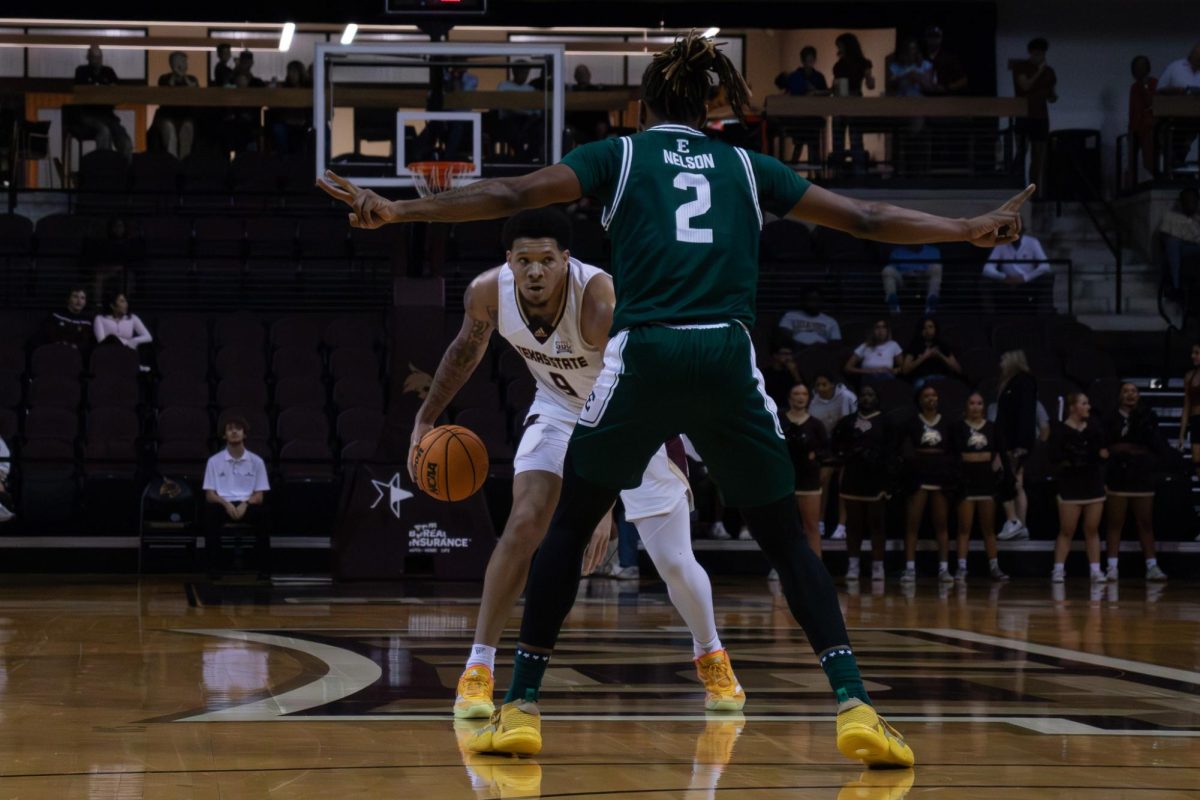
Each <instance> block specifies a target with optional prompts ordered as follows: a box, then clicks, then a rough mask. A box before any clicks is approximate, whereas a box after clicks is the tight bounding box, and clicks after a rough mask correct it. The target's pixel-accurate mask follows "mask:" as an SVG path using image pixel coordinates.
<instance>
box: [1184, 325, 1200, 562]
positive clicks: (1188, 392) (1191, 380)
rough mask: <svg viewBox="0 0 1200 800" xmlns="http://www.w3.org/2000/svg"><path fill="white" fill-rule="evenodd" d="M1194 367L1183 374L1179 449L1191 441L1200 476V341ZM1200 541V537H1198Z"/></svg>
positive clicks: (1194, 357)
mask: <svg viewBox="0 0 1200 800" xmlns="http://www.w3.org/2000/svg"><path fill="white" fill-rule="evenodd" d="M1191 357H1192V368H1191V369H1189V370H1188V371H1187V372H1185V373H1184V375H1183V414H1182V415H1181V416H1180V418H1179V449H1181V450H1187V447H1188V442H1189V441H1190V442H1191V453H1192V468H1193V469H1194V470H1195V471H1196V477H1197V478H1200V342H1195V343H1194V344H1192V353H1191ZM1197 541H1200V538H1198V539H1197Z"/></svg>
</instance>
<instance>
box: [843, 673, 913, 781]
mask: <svg viewBox="0 0 1200 800" xmlns="http://www.w3.org/2000/svg"><path fill="white" fill-rule="evenodd" d="M838 700H839V701H840V702H838V715H837V747H838V750H840V751H841V753H842V755H844V756H845V757H846V758H853V759H858V760H859V761H862V762H863V763H864V764H866V765H867V766H868V767H911V766H912V765H913V764H914V763H916V757H915V756H914V755H913V751H912V748H911V747H909V746H908V745H907V744H906V743H905V742H904V737H903V736H901V735H900V732H899V731H897V730H896V729H895V728H893V727H892V726H891V725H889V724H888V723H887V720H885V719H884V718H883V717H881V716H879V714H877V713H876V712H875V709H874V708H872V707H871V706H869V705H867V704H866V703H864V702H863V701H862V700H859V699H857V698H853V697H846V692H845V690H844V689H839V690H838Z"/></svg>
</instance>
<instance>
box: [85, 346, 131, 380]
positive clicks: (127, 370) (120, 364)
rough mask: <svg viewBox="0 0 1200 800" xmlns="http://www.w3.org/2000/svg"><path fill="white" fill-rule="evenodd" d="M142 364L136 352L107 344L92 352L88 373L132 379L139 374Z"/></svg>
mask: <svg viewBox="0 0 1200 800" xmlns="http://www.w3.org/2000/svg"><path fill="white" fill-rule="evenodd" d="M140 364H141V361H140V360H139V358H138V353H137V351H136V350H131V349H129V348H128V347H125V346H123V345H120V344H115V343H113V344H110V343H108V342H105V343H104V344H103V345H101V346H99V347H96V348H94V349H93V350H92V355H91V357H90V358H89V359H88V372H90V373H91V374H93V375H98V376H99V375H104V376H125V377H132V376H136V375H137V374H138V368H139V365H140Z"/></svg>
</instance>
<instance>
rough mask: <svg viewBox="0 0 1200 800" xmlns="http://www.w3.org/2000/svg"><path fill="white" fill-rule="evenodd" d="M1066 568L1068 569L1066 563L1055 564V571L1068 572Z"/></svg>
mask: <svg viewBox="0 0 1200 800" xmlns="http://www.w3.org/2000/svg"><path fill="white" fill-rule="evenodd" d="M1066 570H1067V565H1066V564H1055V565H1054V571H1055V572H1066Z"/></svg>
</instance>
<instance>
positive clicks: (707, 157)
mask: <svg viewBox="0 0 1200 800" xmlns="http://www.w3.org/2000/svg"><path fill="white" fill-rule="evenodd" d="M662 154H663V162H664V163H667V164H672V165H674V166H676V167H683V168H684V169H716V168H717V162H716V161H715V160H713V157H712V154H711V153H700V154H698V155H694V156H685V155H680V154H679V153H676V152H675V151H674V150H663V151H662Z"/></svg>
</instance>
